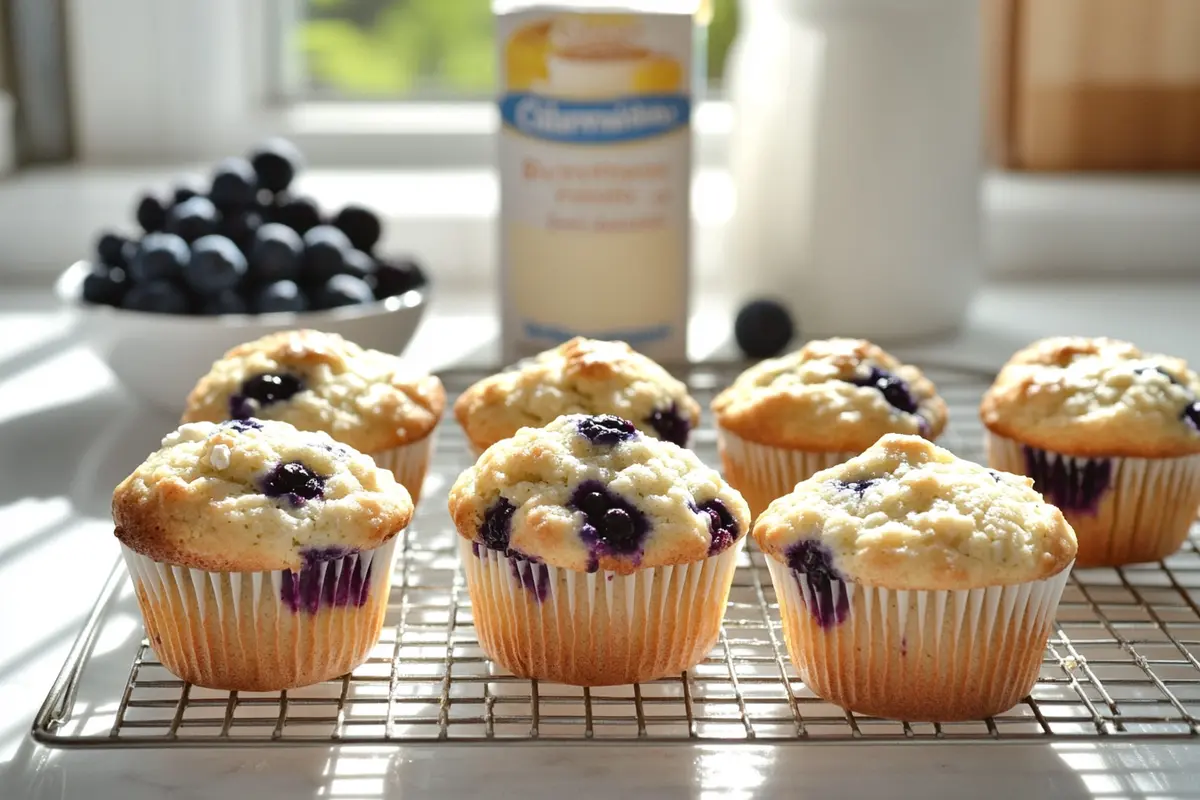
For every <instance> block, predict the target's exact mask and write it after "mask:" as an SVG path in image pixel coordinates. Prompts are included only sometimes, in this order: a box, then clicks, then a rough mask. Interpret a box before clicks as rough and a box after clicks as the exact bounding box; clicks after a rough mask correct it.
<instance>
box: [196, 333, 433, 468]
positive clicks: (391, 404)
mask: <svg viewBox="0 0 1200 800" xmlns="http://www.w3.org/2000/svg"><path fill="white" fill-rule="evenodd" d="M445 407H446V392H445V390H444V389H443V388H442V382H441V381H439V380H438V379H437V378H436V377H434V376H432V375H426V374H424V373H420V372H416V371H413V370H410V369H409V368H408V367H407V366H406V364H405V362H404V361H402V360H401V359H400V358H397V357H396V356H393V355H388V354H387V353H382V352H380V351H378V350H364V349H363V348H361V347H359V346H358V345H356V344H354V343H353V342H348V341H346V340H345V339H343V338H342V337H341V336H338V335H337V334H333V333H321V332H319V331H311V330H299V331H284V332H281V333H273V334H271V335H269V336H264V337H263V338H261V339H259V340H257V341H254V342H248V343H246V344H243V345H238V346H237V347H235V348H233V349H232V350H230V351H229V352H228V353H226V354H225V355H224V356H223V357H222V358H221V360H220V361H217V362H216V363H215V364H213V366H212V369H211V370H210V371H209V373H208V374H207V375H205V376H204V377H203V378H201V379H200V382H199V383H198V384H196V388H194V389H193V390H192V393H191V395H189V396H188V399H187V408H186V410H185V411H184V413H183V421H184V422H202V421H207V422H220V421H222V420H226V419H245V418H247V417H254V418H256V419H277V420H282V421H284V422H289V423H291V424H292V425H295V426H296V427H297V428H300V429H301V430H306V431H325V432H326V433H328V434H330V435H331V436H333V437H334V438H335V439H337V440H338V441H339V442H343V443H345V444H348V445H350V446H351V447H353V448H355V449H358V450H361V451H362V452H364V453H375V452H378V451H380V450H387V449H390V448H393V447H399V446H401V445H404V444H408V443H409V442H414V441H417V440H420V439H423V438H425V437H426V436H428V435H429V433H430V432H431V431H432V430H433V428H434V426H436V425H437V423H438V420H439V419H441V417H442V412H443V411H444V410H445Z"/></svg>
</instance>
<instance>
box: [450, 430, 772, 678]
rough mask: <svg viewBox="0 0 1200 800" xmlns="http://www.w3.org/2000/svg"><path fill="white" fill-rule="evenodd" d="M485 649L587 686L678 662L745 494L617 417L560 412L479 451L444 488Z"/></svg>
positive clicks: (717, 596)
mask: <svg viewBox="0 0 1200 800" xmlns="http://www.w3.org/2000/svg"><path fill="white" fill-rule="evenodd" d="M450 514H451V516H452V517H453V519H454V524H455V527H457V529H458V532H459V534H460V535H461V537H462V540H461V543H460V552H461V554H462V561H463V566H464V568H465V571H466V576H467V588H468V590H469V591H470V595H471V609H472V615H473V617H474V620H475V630H476V631H477V632H478V634H479V642H480V645H481V646H482V647H483V649H484V650H485V651H486V652H487V653H488V655H489V656H491V657H492V659H493V660H495V661H496V662H497V663H499V664H500V665H501V666H503V667H505V668H506V669H508V670H510V671H512V672H513V673H515V674H517V675H520V676H523V677H531V678H540V679H544V680H553V681H560V682H563V683H571V684H577V685H583V686H599V685H608V684H621V683H635V682H638V681H646V680H651V679H653V678H660V677H663V676H665V675H677V674H679V673H680V672H682V671H683V670H686V669H688V668H690V667H692V666H694V665H695V664H697V663H698V662H699V661H701V660H702V659H703V658H704V657H705V656H707V655H708V653H709V652H710V651H711V650H712V647H713V645H714V644H715V643H716V641H717V636H718V633H719V631H720V627H721V619H722V617H723V616H724V614H725V602H726V599H727V597H728V594H729V587H730V585H731V583H732V581H733V572H734V568H735V566H736V565H737V559H738V553H739V551H740V550H741V548H742V544H743V543H744V541H745V534H746V533H747V531H748V529H749V511H748V510H747V508H746V503H745V501H743V500H742V498H741V495H739V494H738V493H737V492H736V491H735V490H734V489H731V488H730V487H729V486H728V485H727V484H725V482H724V481H722V480H721V478H720V476H719V475H718V474H717V472H716V471H715V470H712V469H709V468H708V467H705V466H704V465H703V464H702V463H700V460H699V459H698V458H697V457H696V456H695V455H694V454H693V453H691V452H690V451H688V450H685V449H683V448H681V447H678V446H676V445H674V444H671V443H670V442H665V441H662V440H658V439H654V438H653V437H651V436H648V435H646V434H644V433H642V432H641V431H639V430H638V429H637V427H636V426H635V425H634V424H633V423H632V422H631V421H629V420H625V419H622V418H620V417H614V416H610V415H598V416H587V415H570V416H563V417H559V418H558V419H556V420H553V421H552V422H551V423H550V424H549V425H547V426H545V427H544V428H522V429H521V430H519V431H518V432H517V433H516V435H515V436H513V437H512V438H510V439H505V440H503V441H500V442H497V443H496V444H494V445H492V446H491V447H489V448H488V449H487V450H486V451H484V453H483V455H482V456H480V458H479V460H478V462H476V464H475V465H474V466H472V467H471V468H469V469H468V470H466V471H465V472H464V473H463V474H462V475H461V476H460V477H459V479H458V481H457V482H456V483H455V484H454V487H453V488H452V489H451V491H450Z"/></svg>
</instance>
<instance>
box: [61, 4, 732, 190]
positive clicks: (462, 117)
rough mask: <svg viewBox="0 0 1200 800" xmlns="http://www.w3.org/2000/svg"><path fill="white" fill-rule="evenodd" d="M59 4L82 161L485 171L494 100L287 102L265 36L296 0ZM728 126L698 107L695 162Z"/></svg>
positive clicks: (710, 156)
mask: <svg viewBox="0 0 1200 800" xmlns="http://www.w3.org/2000/svg"><path fill="white" fill-rule="evenodd" d="M66 3H67V27H68V31H67V32H68V69H69V75H70V78H71V88H72V96H71V100H72V109H73V112H74V117H75V123H76V134H77V139H76V141H77V145H78V146H77V157H78V161H79V162H80V163H82V164H86V165H129V164H133V165H160V164H170V163H181V162H201V161H209V160H212V159H216V158H220V157H222V156H225V155H228V154H230V153H237V152H242V151H244V150H245V149H246V148H247V147H249V146H251V145H252V144H253V143H254V142H255V141H257V140H259V139H261V138H263V137H265V136H268V135H283V136H287V137H289V138H291V139H292V140H293V141H295V142H296V144H297V145H298V146H299V147H300V148H301V150H302V151H303V152H304V153H305V154H306V156H307V158H308V160H309V163H310V164H312V165H313V166H316V167H324V168H341V167H345V168H378V167H386V168H388V169H414V170H425V169H478V168H483V167H491V166H493V165H494V161H495V156H494V150H495V143H494V139H495V132H496V130H497V126H498V124H499V121H498V117H497V114H496V111H495V106H494V104H493V103H492V102H490V101H482V100H461V101H456V100H445V101H432V100H413V101H404V100H397V101H395V102H388V101H379V102H354V101H333V102H302V101H297V99H296V97H295V92H294V91H288V87H289V81H293V79H294V71H295V69H296V68H297V65H295V64H294V63H293V64H291V65H289V64H288V63H287V60H286V58H285V57H284V55H283V53H282V52H281V48H282V42H283V41H284V37H283V36H282V35H279V34H278V33H274V32H273V29H277V28H278V27H279V26H282V25H287V24H293V23H294V21H295V19H296V5H295V0H261V1H260V2H245V0H205V2H203V3H190V2H162V0H105V2H104V3H96V2H92V0H66ZM289 72H290V73H291V76H290V77H289ZM291 85H292V87H294V86H295V84H294V82H293V83H292V84H291ZM731 122H732V112H731V110H730V109H729V106H728V104H727V103H725V102H723V101H721V100H709V101H704V102H701V103H699V104H698V105H697V108H696V112H695V124H694V129H695V130H696V134H697V135H696V163H697V164H698V165H702V166H717V165H719V164H720V163H722V162H723V158H724V152H725V146H726V142H727V139H728V134H729V129H730V127H731Z"/></svg>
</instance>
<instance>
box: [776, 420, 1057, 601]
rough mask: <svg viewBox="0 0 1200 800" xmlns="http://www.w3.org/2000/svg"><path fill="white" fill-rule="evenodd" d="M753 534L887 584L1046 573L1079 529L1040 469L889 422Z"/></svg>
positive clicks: (1004, 580)
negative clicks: (1045, 496)
mask: <svg viewBox="0 0 1200 800" xmlns="http://www.w3.org/2000/svg"><path fill="white" fill-rule="evenodd" d="M754 540H755V541H756V542H758V544H759V546H760V547H761V548H762V549H763V551H764V552H766V553H767V554H768V555H769V556H771V557H772V558H775V559H776V560H778V561H781V562H783V563H785V564H787V565H788V566H790V567H791V568H792V569H795V570H798V571H800V572H805V573H809V574H810V575H816V576H818V577H828V578H839V579H842V580H846V581H852V582H855V583H861V584H864V585H867V586H879V587H885V588H889V589H927V590H933V589H974V588H979V587H983V586H1006V585H1010V584H1016V583H1025V582H1027V581H1033V580H1039V579H1044V578H1048V577H1050V576H1052V575H1055V574H1057V573H1059V572H1061V571H1062V570H1063V569H1065V568H1066V567H1067V566H1068V565H1069V564H1070V563H1071V561H1072V560H1073V559H1074V558H1075V550H1076V542H1075V532H1074V531H1072V530H1071V526H1070V525H1068V524H1067V522H1066V520H1065V519H1064V518H1063V515H1062V512H1061V511H1059V510H1058V509H1057V508H1055V507H1054V506H1052V505H1050V504H1049V503H1046V502H1045V501H1044V500H1042V496H1041V495H1040V494H1038V493H1037V492H1036V491H1034V489H1033V481H1031V480H1030V479H1029V478H1025V477H1022V476H1017V475H1009V474H1008V473H1004V472H997V471H996V470H991V469H987V468H986V467H981V466H979V465H978V464H975V463H972V462H970V461H964V460H962V459H960V458H956V457H955V456H954V455H953V454H951V453H950V452H949V451H948V450H943V449H942V448H940V447H938V446H936V445H934V444H932V443H930V442H929V441H927V440H925V439H922V438H921V437H919V436H906V435H901V434H888V435H887V436H884V437H883V438H882V439H880V440H879V442H878V443H877V444H876V445H875V446H873V447H871V448H869V449H868V450H867V451H866V452H865V453H863V454H862V455H860V456H858V457H856V458H852V459H851V460H849V461H847V462H846V463H844V464H840V465H838V466H836V467H832V468H830V469H827V470H823V471H821V472H818V473H817V474H816V475H814V476H813V477H811V478H809V479H808V480H806V481H804V482H802V483H800V484H798V485H797V486H796V488H795V489H794V490H793V491H792V493H791V494H788V495H784V496H783V497H780V498H779V499H777V500H775V501H774V502H773V503H771V505H770V506H768V507H767V510H766V511H764V512H763V513H762V515H761V516H759V518H758V520H757V521H756V522H755V524H754Z"/></svg>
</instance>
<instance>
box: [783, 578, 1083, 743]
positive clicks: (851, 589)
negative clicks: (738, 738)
mask: <svg viewBox="0 0 1200 800" xmlns="http://www.w3.org/2000/svg"><path fill="white" fill-rule="evenodd" d="M766 561H767V567H768V569H769V570H770V573H771V581H772V583H773V584H774V586H775V593H776V597H777V598H778V601H779V610H780V615H781V616H782V618H783V633H784V641H785V643H786V645H787V649H788V654H789V655H790V656H791V659H792V662H793V663H794V664H795V665H796V668H797V670H798V671H799V673H800V677H801V679H802V680H803V681H804V683H805V684H807V685H808V687H809V688H810V689H812V690H813V692H815V693H816V694H817V695H819V696H821V697H822V698H824V699H826V700H828V701H830V702H832V703H835V704H837V705H839V706H842V707H843V708H846V709H848V710H851V711H854V712H856V713H860V714H865V715H870V716H879V717H889V718H893V719H901V720H906V721H912V722H918V721H919V722H952V721H956V720H969V719H981V718H984V717H988V716H992V715H993V714H998V713H1000V712H1002V711H1005V710H1007V709H1009V708H1011V707H1012V706H1014V705H1016V704H1017V703H1018V702H1020V700H1021V699H1022V698H1023V697H1025V696H1026V695H1027V694H1028V693H1029V690H1030V689H1031V688H1033V685H1034V683H1035V682H1036V681H1037V675H1038V670H1039V668H1040V666H1041V663H1042V657H1043V654H1044V653H1045V649H1046V640H1047V638H1048V637H1049V634H1050V630H1051V627H1052V626H1053V623H1054V613H1055V610H1056V609H1057V608H1058V603H1059V600H1060V599H1061V598H1062V593H1063V588H1064V587H1065V586H1066V583H1067V580H1068V577H1069V575H1070V570H1071V568H1070V566H1068V567H1067V568H1066V569H1064V570H1063V571H1062V572H1060V573H1058V574H1057V575H1054V576H1052V577H1050V578H1047V579H1045V580H1038V581H1031V582H1028V583H1021V584H1015V585H1012V586H991V587H987V588H981V589H963V590H933V591H915V590H893V589H885V588H881V587H871V586H861V585H857V584H854V583H850V582H843V581H838V580H833V581H830V582H829V585H830V590H829V594H828V595H827V596H826V595H825V594H824V592H823V591H813V587H812V586H810V582H809V581H808V580H807V578H806V576H805V575H804V574H803V573H799V572H796V571H794V570H792V569H790V568H789V567H787V566H786V565H784V564H781V563H779V562H778V561H776V560H775V559H774V558H771V557H768V558H767V559H766ZM819 618H824V620H825V624H822V622H821V621H819Z"/></svg>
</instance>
